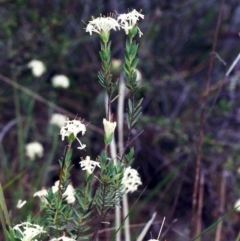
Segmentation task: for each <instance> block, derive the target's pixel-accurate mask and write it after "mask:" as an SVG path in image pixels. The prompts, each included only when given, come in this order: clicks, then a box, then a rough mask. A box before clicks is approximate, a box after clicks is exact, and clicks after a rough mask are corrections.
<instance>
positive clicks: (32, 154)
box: [25, 142, 43, 160]
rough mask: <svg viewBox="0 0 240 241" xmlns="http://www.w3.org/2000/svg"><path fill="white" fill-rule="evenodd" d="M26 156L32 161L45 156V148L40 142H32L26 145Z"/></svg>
mask: <svg viewBox="0 0 240 241" xmlns="http://www.w3.org/2000/svg"><path fill="white" fill-rule="evenodd" d="M25 149H26V156H27V157H29V158H30V159H31V160H34V159H35V158H36V157H39V158H41V157H42V156H43V146H42V145H41V144H40V143H39V142H31V143H28V144H27V145H26V148H25Z"/></svg>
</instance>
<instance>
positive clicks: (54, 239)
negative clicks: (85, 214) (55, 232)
mask: <svg viewBox="0 0 240 241" xmlns="http://www.w3.org/2000/svg"><path fill="white" fill-rule="evenodd" d="M59 240H60V241H76V239H73V238H68V237H66V236H62V237H60V238H53V239H51V240H50V241H59Z"/></svg>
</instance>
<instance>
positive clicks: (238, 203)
mask: <svg viewBox="0 0 240 241" xmlns="http://www.w3.org/2000/svg"><path fill="white" fill-rule="evenodd" d="M234 208H235V209H236V211H237V212H240V199H238V200H237V201H236V202H235V204H234Z"/></svg>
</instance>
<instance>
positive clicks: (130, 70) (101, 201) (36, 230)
mask: <svg viewBox="0 0 240 241" xmlns="http://www.w3.org/2000/svg"><path fill="white" fill-rule="evenodd" d="M140 18H141V19H143V18H144V15H143V14H141V13H139V12H137V11H136V10H133V11H131V12H129V13H127V14H120V15H118V17H117V19H115V18H114V16H112V15H111V16H109V17H105V16H100V17H98V18H96V19H93V20H91V21H89V23H88V24H87V26H86V32H88V33H89V34H90V35H92V33H93V32H95V33H97V34H99V36H100V58H101V66H102V70H101V71H100V72H99V74H98V78H99V83H100V84H101V85H102V87H103V88H104V89H105V90H106V93H107V111H106V113H107V114H106V117H105V118H103V127H102V129H104V138H103V141H104V144H105V147H104V150H103V151H102V152H101V153H99V156H96V157H95V158H92V159H93V160H92V159H91V158H90V155H87V156H86V157H85V158H83V159H82V160H81V161H80V162H79V164H80V167H81V169H82V171H83V173H84V183H82V184H81V185H80V186H79V187H76V188H74V187H73V185H72V184H71V176H70V171H71V168H72V163H71V158H72V151H73V150H72V144H73V143H74V142H75V141H77V142H78V143H79V145H80V146H79V147H78V148H77V149H79V150H83V149H84V150H85V151H86V152H88V150H87V148H88V147H87V145H86V144H83V143H82V142H81V140H80V139H79V137H78V136H79V134H81V135H82V136H83V135H85V133H87V126H86V125H85V124H84V122H83V121H81V120H78V119H73V120H69V119H66V118H65V116H62V115H61V114H53V115H52V117H51V120H50V124H53V125H57V126H59V127H60V128H61V129H60V135H61V140H62V141H65V142H66V150H65V153H64V156H63V158H62V159H61V160H60V161H59V163H60V172H59V180H58V181H57V182H55V184H54V186H52V187H51V188H48V189H46V188H43V189H42V190H40V191H37V192H35V193H34V194H33V196H34V197H39V198H40V200H41V203H42V205H41V210H40V212H41V216H42V217H43V218H42V219H41V218H40V219H36V223H37V224H36V223H35V222H32V221H31V219H30V218H29V219H28V221H26V222H23V223H21V224H17V225H15V226H13V227H10V228H9V229H8V230H6V236H7V238H8V240H10V241H14V240H22V241H36V240H46V238H48V239H49V240H50V241H55V240H63V241H75V240H83V239H87V240H96V239H97V237H98V231H99V229H100V227H101V224H102V223H103V222H104V220H105V219H106V217H107V215H108V213H109V212H110V211H111V210H112V209H115V208H117V206H120V205H121V199H122V197H123V196H124V195H126V194H127V193H129V192H134V191H136V190H137V189H138V186H139V185H141V184H142V182H141V179H140V176H139V174H138V172H137V170H135V169H133V168H132V167H131V166H130V165H131V163H132V161H133V159H134V158H133V156H134V149H133V148H130V150H129V152H128V149H129V147H130V143H131V138H132V136H131V132H132V129H133V127H134V125H135V124H136V123H137V121H138V119H139V117H140V115H141V102H142V100H136V99H135V95H136V93H137V91H138V90H139V87H138V77H137V72H136V67H137V63H138V59H137V57H136V56H137V51H138V44H136V42H135V40H134V39H135V36H136V34H137V33H138V34H139V37H141V36H142V32H141V31H140V29H139V27H138V26H137V22H138V20H139V19H140ZM112 29H113V30H115V31H116V30H120V29H123V30H124V31H125V33H126V34H127V40H126V47H125V48H126V51H125V56H124V60H125V63H124V66H123V67H124V73H125V79H126V88H127V89H128V90H129V93H130V97H129V100H128V107H127V115H126V123H127V127H128V135H127V140H126V144H125V147H124V148H123V149H120V150H118V151H119V153H120V154H119V155H116V156H112V155H111V154H110V148H109V147H110V146H111V145H113V139H114V132H115V129H116V126H117V122H116V121H113V115H112V113H111V103H112V101H113V100H114V99H116V98H117V97H114V91H115V89H116V88H117V85H118V82H117V81H116V80H113V79H112V74H111V69H112V68H111V46H110V41H109V39H110V30H112ZM29 67H30V68H32V72H33V74H34V75H35V76H41V74H43V73H44V72H45V67H44V65H43V64H42V63H40V62H36V61H35V62H34V61H32V62H31V63H29ZM52 84H53V86H54V87H61V88H68V87H69V80H68V78H67V77H66V76H64V75H56V76H54V77H53V78H52ZM122 116H123V113H122ZM121 131H123V130H121ZM113 147H114V146H111V148H113ZM26 155H27V156H28V157H29V158H30V159H32V160H34V159H35V158H36V157H42V156H43V147H42V146H41V144H40V143H37V142H34V143H29V144H28V145H27V146H26ZM93 182H94V183H95V184H96V185H97V188H96V189H93V187H92V183H93ZM20 206H21V202H20V203H19V207H20ZM93 222H94V225H93V224H92V223H93ZM117 228H119V227H117ZM116 232H118V230H116Z"/></svg>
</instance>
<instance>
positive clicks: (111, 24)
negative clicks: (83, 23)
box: [86, 17, 120, 35]
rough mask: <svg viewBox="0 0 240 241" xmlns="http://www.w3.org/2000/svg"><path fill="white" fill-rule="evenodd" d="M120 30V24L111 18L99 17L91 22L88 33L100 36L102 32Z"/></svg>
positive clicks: (87, 29) (87, 28)
mask: <svg viewBox="0 0 240 241" xmlns="http://www.w3.org/2000/svg"><path fill="white" fill-rule="evenodd" d="M117 28H118V29H119V28H120V26H119V24H118V22H117V21H116V20H115V19H114V18H111V17H98V18H95V19H93V20H91V21H89V23H88V25H87V27H86V32H89V34H90V35H92V32H96V33H98V34H100V33H101V32H105V33H106V32H109V31H110V30H111V29H114V30H116V29H117Z"/></svg>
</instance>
